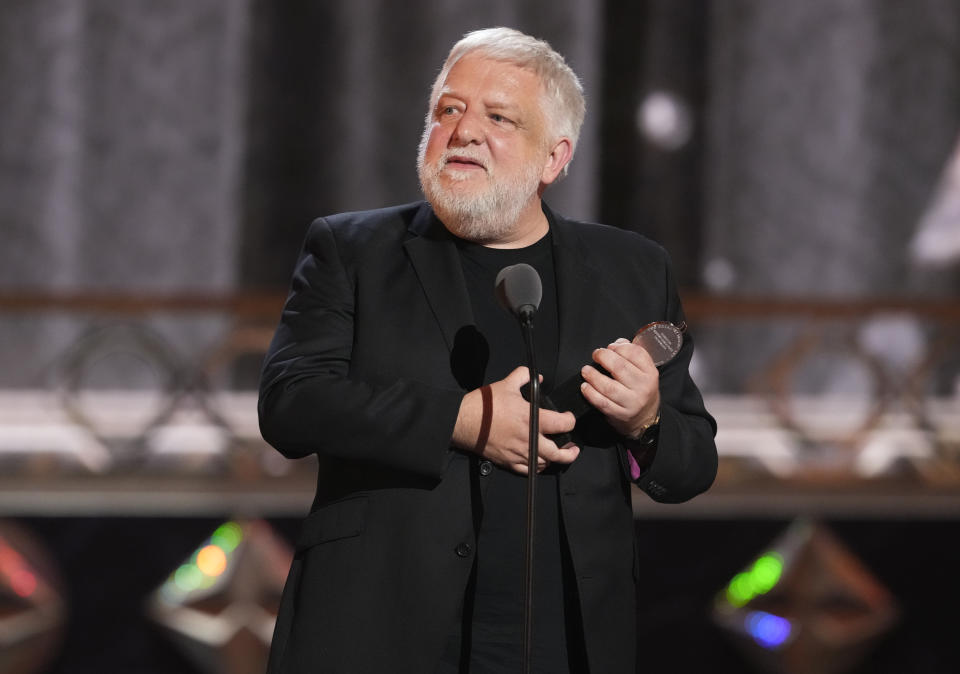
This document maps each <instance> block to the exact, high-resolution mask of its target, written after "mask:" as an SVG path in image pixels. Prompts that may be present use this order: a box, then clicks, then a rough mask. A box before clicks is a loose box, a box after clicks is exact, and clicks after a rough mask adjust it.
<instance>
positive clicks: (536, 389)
mask: <svg viewBox="0 0 960 674" xmlns="http://www.w3.org/2000/svg"><path fill="white" fill-rule="evenodd" d="M534 311H535V310H534V309H532V308H530V307H529V306H525V307H523V308H522V309H521V311H520V330H521V332H522V333H523V341H524V344H525V345H526V347H527V368H528V369H529V371H530V383H529V389H528V390H529V398H530V437H529V441H528V447H529V449H528V454H527V457H528V458H527V541H526V551H525V564H526V571H525V575H524V601H523V672H524V674H529V673H530V667H531V662H532V653H533V541H534V528H535V527H534V524H535V522H536V518H535V510H536V492H537V461H538V460H539V453H538V449H539V448H538V442H537V440H538V438H539V436H540V376H539V374H538V373H537V361H536V358H535V357H534V348H533V314H534Z"/></svg>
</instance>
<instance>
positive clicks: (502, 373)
mask: <svg viewBox="0 0 960 674" xmlns="http://www.w3.org/2000/svg"><path fill="white" fill-rule="evenodd" d="M457 245H458V249H459V251H460V259H461V263H462V266H463V272H464V277H465V278H466V282H467V290H468V292H469V295H470V301H471V307H472V309H473V316H474V322H475V325H476V328H477V331H478V333H479V339H480V341H481V342H485V346H486V349H485V350H486V351H487V352H488V354H489V355H488V357H487V359H486V362H485V363H484V362H482V361H483V359H482V358H481V359H477V361H478V362H476V363H475V366H476V367H477V368H480V369H482V372H479V371H478V372H475V373H474V375H475V381H482V382H483V384H489V383H492V382H495V381H498V380H500V379H503V378H504V377H506V376H507V375H508V374H509V373H510V372H511V371H512V370H514V369H515V368H516V367H518V366H521V365H525V361H526V357H525V347H524V342H523V336H522V333H521V331H520V326H519V323H518V321H517V319H516V318H515V317H514V316H513V315H512V314H511V313H509V312H508V311H507V310H506V309H504V308H503V307H501V306H500V304H499V302H498V301H497V299H496V296H495V293H494V282H495V279H496V276H497V274H498V273H499V272H500V270H501V269H502V268H503V267H506V266H508V265H513V264H518V263H520V262H524V263H526V264H529V265H531V266H532V267H533V268H534V269H536V270H537V272H538V273H539V275H540V279H541V282H542V285H543V299H542V300H541V302H540V307H539V309H538V311H537V314H536V317H535V320H534V347H535V349H536V361H537V367H538V369H539V370H540V372H541V374H542V375H543V378H544V382H543V386H542V391H543V393H544V394H548V393H549V392H550V389H551V387H552V385H553V382H554V378H555V369H556V363H557V349H558V341H559V337H558V318H557V293H556V281H555V277H554V266H553V251H552V248H553V246H552V237H551V236H550V234H549V233H548V234H547V235H546V236H544V237H543V238H542V239H540V240H539V241H538V242H536V243H534V244H533V245H531V246H528V247H526V248H519V249H498V248H486V247H484V246H481V245H478V244H474V243H470V242H467V241H458V243H457ZM482 351H484V349H481V352H482ZM555 470H556V469H552V468H551V469H548V470H546V471H544V472H543V473H541V474H540V475H539V476H538V482H537V504H536V508H537V512H536V529H535V531H536V540H535V544H534V551H535V556H534V569H535V571H534V604H533V606H534V613H533V621H534V622H533V624H534V632H533V648H532V663H533V671H536V672H550V673H551V674H557V673H562V672H565V671H568V663H567V648H566V617H565V590H564V560H563V556H564V554H565V550H564V548H565V546H564V545H563V541H562V539H561V536H562V534H561V522H560V507H559V495H558V487H557V475H556V472H555ZM474 474H475V475H477V478H476V479H477V480H481V481H482V480H487V481H489V484H487V485H484V486H485V490H484V489H478V490H476V492H477V493H480V492H482V493H483V496H482V498H480V499H479V502H475V503H474V508H475V509H479V513H478V514H479V517H477V518H476V520H477V522H478V530H477V556H476V562H475V566H474V570H473V577H472V580H471V586H470V589H469V590H468V596H467V598H466V601H465V605H464V611H465V615H464V628H463V629H464V633H463V643H462V645H461V649H462V658H463V659H462V662H469V663H470V668H469V671H470V673H471V674H493V673H495V672H497V673H499V672H512V671H519V667H520V663H521V662H522V656H523V608H524V576H525V563H524V560H525V545H526V493H527V479H526V477H525V476H523V475H518V474H516V473H514V472H512V471H510V470H507V469H503V468H499V467H495V468H494V470H493V472H492V473H490V474H489V475H482V474H480V473H478V472H477V471H475V472H474Z"/></svg>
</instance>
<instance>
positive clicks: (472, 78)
mask: <svg viewBox="0 0 960 674" xmlns="http://www.w3.org/2000/svg"><path fill="white" fill-rule="evenodd" d="M439 94H440V95H439V97H438V99H437V101H436V105H434V107H433V110H432V112H431V116H430V121H429V122H428V123H427V125H426V128H425V129H424V133H423V139H422V140H421V144H420V154H419V156H418V161H417V163H418V168H419V174H420V182H421V185H422V186H423V190H424V194H425V195H426V197H427V199H428V200H429V201H430V203H431V204H432V205H433V207H434V210H435V211H436V212H437V215H438V216H439V217H440V219H441V220H443V221H444V223H445V224H446V225H447V226H448V227H450V228H451V229H452V230H453V231H454V233H455V234H457V235H459V236H461V237H464V238H468V239H473V240H477V241H481V242H490V241H497V240H499V239H501V238H503V236H504V235H505V234H507V233H509V232H510V228H511V227H512V226H513V225H515V224H516V222H517V220H518V218H519V217H520V215H521V213H522V212H523V211H524V209H525V208H530V207H531V205H532V206H535V207H536V208H537V209H538V210H539V194H538V191H539V189H540V187H541V183H544V184H546V183H549V182H552V181H553V179H554V177H555V175H554V174H553V173H552V172H551V171H549V170H547V163H548V157H549V155H550V149H549V146H548V142H547V141H548V137H547V128H546V120H545V118H544V115H543V111H542V109H541V105H542V96H541V87H540V80H539V78H538V77H537V75H536V74H535V73H533V72H532V71H530V70H526V69H524V68H520V67H518V66H515V65H513V64H510V63H505V62H502V61H495V60H492V59H489V58H485V57H483V56H481V55H475V54H470V55H467V56H465V57H463V58H462V59H460V60H459V61H458V62H457V63H456V64H455V65H454V66H453V68H451V69H450V72H449V73H448V74H447V77H446V80H445V81H444V82H443V83H442V85H441V87H440V92H439Z"/></svg>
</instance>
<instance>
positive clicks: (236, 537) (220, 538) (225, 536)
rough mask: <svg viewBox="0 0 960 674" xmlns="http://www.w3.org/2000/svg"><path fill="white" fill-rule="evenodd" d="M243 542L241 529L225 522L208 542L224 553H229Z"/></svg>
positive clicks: (237, 525) (236, 525) (233, 523)
mask: <svg viewBox="0 0 960 674" xmlns="http://www.w3.org/2000/svg"><path fill="white" fill-rule="evenodd" d="M242 540H243V529H242V528H241V527H240V525H239V524H237V523H236V522H227V523H225V524H221V525H220V526H219V527H217V530H216V531H214V532H213V536H211V537H210V542H211V543H213V544H214V545H216V546H217V547H218V548H220V549H221V550H223V551H224V552H226V553H228V554H229V553H231V552H233V551H234V549H236V547H237V546H238V545H240V541H242Z"/></svg>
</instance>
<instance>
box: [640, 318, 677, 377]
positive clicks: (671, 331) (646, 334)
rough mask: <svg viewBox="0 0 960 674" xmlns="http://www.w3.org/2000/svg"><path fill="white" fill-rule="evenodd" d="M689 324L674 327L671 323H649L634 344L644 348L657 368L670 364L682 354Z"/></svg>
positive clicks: (641, 329) (641, 330)
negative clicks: (675, 357)
mask: <svg viewBox="0 0 960 674" xmlns="http://www.w3.org/2000/svg"><path fill="white" fill-rule="evenodd" d="M686 327H687V324H686V323H681V324H680V325H674V324H673V323H671V322H670V321H657V322H655V323H648V324H647V325H645V326H643V327H642V328H640V329H639V330H637V334H636V335H634V337H633V343H634V344H637V345H639V346H642V347H643V348H644V349H646V350H647V353H649V354H650V357H651V358H653V364H654V365H656V366H657V367H660V366H661V365H664V364H665V363H669V362H670V361H671V360H672V359H673V358H674V356H676V355H677V354H678V353H680V347H682V346H683V333H684V331H685V330H686Z"/></svg>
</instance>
